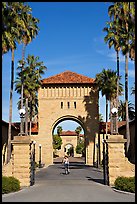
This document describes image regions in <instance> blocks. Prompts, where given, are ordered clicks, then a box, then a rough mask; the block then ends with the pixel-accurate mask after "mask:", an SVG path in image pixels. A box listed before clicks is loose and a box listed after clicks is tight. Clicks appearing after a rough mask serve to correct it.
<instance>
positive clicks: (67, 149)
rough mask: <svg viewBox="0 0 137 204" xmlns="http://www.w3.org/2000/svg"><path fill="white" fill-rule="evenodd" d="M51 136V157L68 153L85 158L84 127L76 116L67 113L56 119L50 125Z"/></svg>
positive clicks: (71, 155)
mask: <svg viewBox="0 0 137 204" xmlns="http://www.w3.org/2000/svg"><path fill="white" fill-rule="evenodd" d="M52 137H53V151H54V152H53V158H56V157H59V158H62V157H64V156H65V155H68V156H69V157H79V158H80V157H82V158H83V160H85V127H84V124H83V123H82V122H81V121H80V120H79V119H78V118H76V117H74V116H68V115H67V116H63V117H61V118H59V119H57V120H56V121H55V122H54V124H53V126H52ZM55 138H56V139H57V140H56V141H55ZM60 139H61V142H60ZM57 143H60V144H61V145H60V146H59V145H57ZM55 144H56V145H55Z"/></svg>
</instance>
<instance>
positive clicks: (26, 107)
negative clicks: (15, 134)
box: [25, 98, 28, 135]
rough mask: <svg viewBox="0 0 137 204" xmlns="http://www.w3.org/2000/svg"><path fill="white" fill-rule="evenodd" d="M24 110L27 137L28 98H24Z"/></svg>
mask: <svg viewBox="0 0 137 204" xmlns="http://www.w3.org/2000/svg"><path fill="white" fill-rule="evenodd" d="M25 109H26V117H25V135H28V98H26V104H25Z"/></svg>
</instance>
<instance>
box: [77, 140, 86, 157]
mask: <svg viewBox="0 0 137 204" xmlns="http://www.w3.org/2000/svg"><path fill="white" fill-rule="evenodd" d="M76 153H77V154H82V156H85V143H84V140H79V141H78V144H77V146H76Z"/></svg>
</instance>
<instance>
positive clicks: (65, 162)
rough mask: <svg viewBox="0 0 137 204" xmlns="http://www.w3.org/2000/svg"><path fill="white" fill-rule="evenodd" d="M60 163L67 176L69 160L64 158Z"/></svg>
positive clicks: (66, 157)
mask: <svg viewBox="0 0 137 204" xmlns="http://www.w3.org/2000/svg"><path fill="white" fill-rule="evenodd" d="M62 163H63V164H64V168H65V174H69V173H70V170H69V158H68V156H65V157H64V159H63V161H62Z"/></svg>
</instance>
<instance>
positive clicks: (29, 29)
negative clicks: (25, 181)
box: [21, 5, 39, 135]
mask: <svg viewBox="0 0 137 204" xmlns="http://www.w3.org/2000/svg"><path fill="white" fill-rule="evenodd" d="M31 11H32V9H31V8H30V7H29V6H28V5H25V6H24V8H23V11H22V13H21V18H22V19H23V22H24V29H22V30H21V40H22V42H23V49H22V71H24V57H25V48H26V46H27V44H29V43H30V42H31V41H32V39H33V38H35V37H36V35H37V34H38V30H39V28H38V26H37V23H38V22H39V19H37V18H34V17H33V16H32V15H31V14H30V12H31ZM23 84H24V76H23V75H22V86H21V108H23V94H24V93H23V92H24V91H23V89H24V88H23ZM25 103H26V105H25V107H26V120H25V123H26V125H25V133H26V135H27V134H28V107H27V106H28V98H26V102H25Z"/></svg>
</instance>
